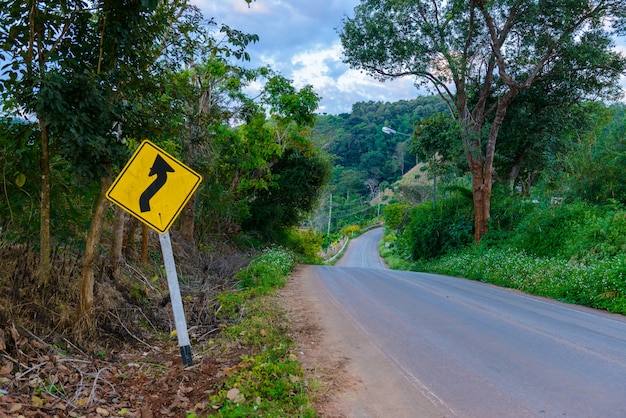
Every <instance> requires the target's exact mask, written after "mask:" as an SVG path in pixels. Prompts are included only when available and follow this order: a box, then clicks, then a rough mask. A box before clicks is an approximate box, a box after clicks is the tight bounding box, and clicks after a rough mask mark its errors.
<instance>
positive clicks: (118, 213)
mask: <svg viewBox="0 0 626 418" xmlns="http://www.w3.org/2000/svg"><path fill="white" fill-rule="evenodd" d="M125 215H126V213H125V212H124V210H123V209H122V208H120V207H119V206H115V218H114V220H113V242H112V243H111V255H110V262H111V266H112V268H113V277H115V278H116V279H118V278H119V277H120V270H121V266H122V261H123V260H124V257H123V256H122V248H123V247H124V222H125V221H126V216H125Z"/></svg>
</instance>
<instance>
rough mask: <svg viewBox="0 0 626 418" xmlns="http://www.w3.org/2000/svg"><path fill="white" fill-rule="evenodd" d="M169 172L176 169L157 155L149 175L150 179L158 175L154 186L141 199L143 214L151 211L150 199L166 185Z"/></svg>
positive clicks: (140, 204) (151, 185)
mask: <svg viewBox="0 0 626 418" xmlns="http://www.w3.org/2000/svg"><path fill="white" fill-rule="evenodd" d="M168 172H169V173H173V172H174V169H173V168H172V167H171V166H170V165H169V164H168V163H167V161H165V160H164V159H163V157H161V155H159V154H157V156H156V158H155V159H154V164H152V167H151V168H150V174H148V177H152V176H154V175H155V174H156V179H154V181H153V182H152V184H150V185H149V186H148V188H147V189H146V190H144V192H143V193H142V194H141V196H140V197H139V209H140V210H141V212H142V213H143V212H149V211H150V199H152V197H153V196H154V195H155V194H157V192H158V191H159V190H161V188H162V187H163V186H164V185H165V183H166V182H167V173H168Z"/></svg>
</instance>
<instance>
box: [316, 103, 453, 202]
mask: <svg viewBox="0 0 626 418" xmlns="http://www.w3.org/2000/svg"><path fill="white" fill-rule="evenodd" d="M448 112H449V111H448V108H447V107H446V105H445V103H444V102H443V101H442V100H441V98H439V97H438V96H425V97H418V98H416V99H415V100H401V101H398V102H393V103H389V102H359V103H356V104H354V105H353V106H352V112H351V113H343V114H340V115H320V116H318V120H317V123H316V124H315V127H314V142H315V143H316V144H318V145H319V146H320V147H322V148H323V149H324V150H325V151H326V152H327V153H328V154H330V155H331V156H332V157H333V158H334V160H333V164H334V168H335V169H334V179H333V184H332V189H333V192H334V193H338V194H346V193H349V194H351V193H357V194H360V195H366V194H370V193H371V192H372V188H373V185H376V187H379V186H380V187H382V188H385V186H388V185H390V184H392V183H394V182H396V181H398V180H400V179H401V178H402V177H403V175H404V174H405V173H407V172H408V171H409V170H411V169H412V168H413V167H414V166H415V156H414V155H412V154H410V153H409V152H408V147H409V145H410V141H411V138H410V136H411V135H412V133H413V127H414V126H415V124H416V123H418V122H419V121H421V120H423V119H424V118H426V117H429V116H431V115H434V114H435V113H448ZM384 126H387V127H389V128H391V129H394V130H395V131H397V132H399V134H385V133H383V132H382V128H383V127H384ZM420 177H426V175H425V174H422V175H420ZM366 183H367V184H368V186H366Z"/></svg>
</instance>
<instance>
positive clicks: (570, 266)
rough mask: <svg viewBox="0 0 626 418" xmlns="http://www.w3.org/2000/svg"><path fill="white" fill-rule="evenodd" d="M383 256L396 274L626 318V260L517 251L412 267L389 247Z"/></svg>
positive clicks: (467, 253) (472, 252) (470, 252)
mask: <svg viewBox="0 0 626 418" xmlns="http://www.w3.org/2000/svg"><path fill="white" fill-rule="evenodd" d="M381 254H382V255H383V257H385V259H386V260H387V263H388V264H389V265H390V266H391V268H394V269H403V270H412V271H424V272H430V273H438V274H446V275H449V276H455V277H464V278H468V279H472V280H479V281H482V282H485V283H492V284H495V285H498V286H503V287H508V288H513V289H519V290H521V291H524V292H526V293H528V294H533V295H538V296H545V297H549V298H552V299H556V300H559V301H563V302H567V303H573V304H578V305H584V306H589V307H592V308H597V309H604V310H607V311H609V312H614V313H620V314H623V315H626V254H619V255H617V256H615V257H611V258H608V259H588V260H584V261H583V260H576V259H570V260H563V259H559V258H554V257H538V256H531V255H528V254H526V253H525V252H524V251H521V250H517V249H511V248H508V249H501V248H496V249H487V250H482V249H466V250H464V251H462V252H459V253H455V254H451V255H446V256H444V257H441V258H437V259H432V260H429V261H420V262H412V263H411V262H408V261H406V260H403V259H402V258H401V257H400V256H399V255H398V254H396V253H394V246H393V245H391V246H389V247H386V246H385V245H384V243H383V244H382V245H381Z"/></svg>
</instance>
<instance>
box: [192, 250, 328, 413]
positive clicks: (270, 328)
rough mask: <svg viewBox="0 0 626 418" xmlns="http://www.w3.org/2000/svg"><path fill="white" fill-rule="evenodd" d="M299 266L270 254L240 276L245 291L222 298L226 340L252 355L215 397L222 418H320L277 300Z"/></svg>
mask: <svg viewBox="0 0 626 418" xmlns="http://www.w3.org/2000/svg"><path fill="white" fill-rule="evenodd" d="M294 265H295V261H294V258H293V256H292V255H291V254H290V253H289V252H288V251H285V250H283V249H280V248H273V249H270V250H267V251H265V252H264V253H263V254H262V255H261V256H260V257H258V258H257V259H256V260H255V261H254V262H253V263H252V264H251V265H250V266H249V267H248V268H247V269H245V270H242V271H240V272H239V273H238V275H237V279H238V280H239V281H240V283H241V287H240V289H238V290H236V291H230V292H226V293H223V294H221V295H220V296H219V301H220V303H221V306H222V308H221V310H220V313H219V315H221V318H220V319H221V320H222V321H223V323H225V324H228V325H226V327H225V328H224V329H223V335H225V336H226V338H227V339H229V340H230V343H232V344H237V345H238V346H239V347H241V348H243V349H244V350H245V351H246V352H247V353H249V354H246V355H244V356H242V358H241V362H240V363H239V365H237V366H236V367H234V368H233V369H232V370H231V373H230V374H229V375H228V376H227V378H226V379H225V381H224V383H223V385H222V387H221V388H219V392H218V393H217V394H216V395H213V396H211V399H210V402H211V406H212V408H213V410H214V411H215V412H216V414H217V416H221V417H251V416H255V417H262V416H267V417H278V416H293V417H315V416H316V412H315V410H314V409H313V407H312V406H311V397H310V395H309V393H308V391H307V388H308V383H307V381H306V379H305V377H304V372H303V370H302V367H301V365H300V364H299V362H298V360H297V357H296V356H295V355H294V354H293V353H292V349H293V348H294V346H295V342H294V341H293V340H292V339H291V338H290V337H289V336H288V334H289V333H288V330H287V328H286V319H285V317H284V313H283V312H282V311H281V310H280V309H279V308H278V307H277V305H276V303H275V298H274V297H273V295H274V293H275V290H276V289H278V288H280V287H282V286H284V285H285V283H286V278H287V277H288V275H289V273H290V272H291V269H292V268H293V267H294ZM195 416H196V415H194V414H190V415H188V417H195Z"/></svg>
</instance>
